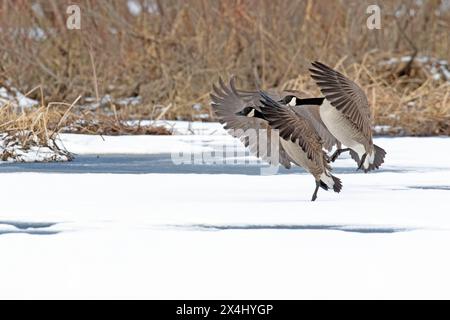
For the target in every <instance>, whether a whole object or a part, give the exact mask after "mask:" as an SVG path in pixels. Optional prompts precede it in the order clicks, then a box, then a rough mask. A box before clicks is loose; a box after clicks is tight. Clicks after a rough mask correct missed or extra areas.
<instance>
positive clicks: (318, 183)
mask: <svg viewBox="0 0 450 320" xmlns="http://www.w3.org/2000/svg"><path fill="white" fill-rule="evenodd" d="M319 187H320V182H319V181H316V189H315V190H314V193H313V196H312V199H311V201H315V200H316V199H317V191H319Z"/></svg>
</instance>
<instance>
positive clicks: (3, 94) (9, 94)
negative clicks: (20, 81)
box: [0, 87, 39, 109]
mask: <svg viewBox="0 0 450 320" xmlns="http://www.w3.org/2000/svg"><path fill="white" fill-rule="evenodd" d="M6 104H10V105H12V106H13V107H16V108H21V109H25V108H31V107H34V106H37V105H39V102H38V101H36V100H33V99H30V98H28V97H26V96H25V95H24V94H23V93H21V92H20V91H19V90H17V89H16V88H14V87H11V88H9V89H7V88H5V87H0V108H1V107H3V106H5V105H6Z"/></svg>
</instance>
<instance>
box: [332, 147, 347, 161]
mask: <svg viewBox="0 0 450 320" xmlns="http://www.w3.org/2000/svg"><path fill="white" fill-rule="evenodd" d="M347 151H350V148H345V149H337V150H336V151H335V152H334V153H333V155H332V156H331V157H330V161H329V162H335V161H336V159H337V158H338V157H339V156H340V155H341V153H344V152H347Z"/></svg>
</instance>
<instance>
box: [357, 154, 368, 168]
mask: <svg viewBox="0 0 450 320" xmlns="http://www.w3.org/2000/svg"><path fill="white" fill-rule="evenodd" d="M366 157H367V153H364V154H363V156H362V158H361V162H360V163H359V166H358V169H356V170H359V169H362V167H363V164H364V161H365V160H366Z"/></svg>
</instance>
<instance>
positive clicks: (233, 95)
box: [211, 78, 341, 200]
mask: <svg viewBox="0 0 450 320" xmlns="http://www.w3.org/2000/svg"><path fill="white" fill-rule="evenodd" d="M292 93H293V92H290V91H285V92H283V93H282V94H277V93H270V94H268V93H264V96H262V95H261V93H259V92H254V91H243V90H237V89H236V87H235V84H234V78H232V79H231V80H230V85H229V87H227V86H225V84H224V83H223V81H222V79H219V87H217V86H215V85H213V94H211V100H212V104H211V105H212V108H213V110H214V111H215V113H216V115H217V117H218V118H219V121H220V122H221V123H223V124H225V127H224V128H225V129H243V130H247V129H249V128H252V129H256V130H259V129H266V130H267V131H266V132H267V133H268V135H267V142H268V143H269V145H270V139H271V135H270V133H272V134H275V135H274V137H275V138H276V139H278V140H279V150H278V152H279V163H280V164H282V165H283V166H284V167H286V168H290V167H291V162H292V163H294V164H296V165H299V166H302V167H304V168H305V169H307V170H308V171H310V170H309V169H308V168H309V167H311V168H313V171H314V173H315V174H316V175H317V174H318V175H320V173H319V170H317V169H316V166H315V165H314V163H313V162H312V163H311V164H310V163H309V162H310V161H308V157H307V156H306V155H305V152H304V151H303V150H302V149H301V147H300V146H299V144H298V143H296V142H292V141H291V140H290V139H289V140H286V139H283V138H281V137H280V136H279V132H278V130H274V131H272V130H271V126H270V125H269V122H268V121H267V120H266V118H265V116H264V114H263V113H262V111H261V108H262V107H264V105H263V104H262V102H261V100H262V99H264V101H266V103H267V104H269V103H273V102H272V101H275V100H280V101H281V100H283V99H284V100H287V99H289V101H290V100H291V99H292V97H293V95H292ZM288 96H290V97H291V98H287V97H288ZM264 97H265V98H264ZM267 98H268V99H267ZM274 103H275V104H277V102H274ZM284 107H285V106H284ZM291 108H293V109H294V108H295V109H298V110H295V112H296V113H298V114H299V115H298V116H297V117H300V118H301V120H300V122H302V121H303V122H302V123H308V128H309V130H311V131H312V132H314V133H315V134H316V135H318V136H319V140H318V141H323V145H322V144H320V150H322V146H323V147H325V148H326V149H328V150H331V149H332V147H333V146H334V145H336V144H337V143H338V141H337V140H336V139H335V138H334V136H333V135H331V133H330V132H329V131H328V129H327V128H326V126H325V125H324V124H323V122H322V120H321V119H320V115H319V109H318V105H303V106H302V107H301V108H299V107H295V106H291ZM230 133H231V134H232V135H233V136H235V137H237V138H240V139H241V141H242V142H244V144H245V146H246V147H249V149H250V151H251V152H252V153H253V154H254V155H256V156H258V157H261V158H262V159H263V160H265V161H267V162H269V163H271V164H272V165H277V164H278V163H274V160H273V158H272V157H269V156H268V154H267V153H265V152H260V151H261V150H260V147H261V146H259V143H254V144H252V145H249V141H248V139H246V137H245V136H243V135H242V132H240V131H234V130H233V131H230ZM302 141H303V140H302ZM258 142H259V141H258ZM316 151H317V150H316ZM305 163H306V164H305ZM310 172H311V171H310ZM335 179H336V180H334V179H333V178H331V177H329V176H325V177H324V180H326V181H322V183H320V180H319V181H318V182H317V184H318V185H319V186H321V187H322V188H324V189H328V188H329V187H332V188H333V189H334V190H336V192H339V191H340V189H341V183H340V180H339V179H337V178H335ZM316 180H317V179H316ZM317 189H318V187H317ZM338 190H339V191H338ZM316 198H317V190H315V193H314V195H313V199H312V200H315V199H316Z"/></svg>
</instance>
